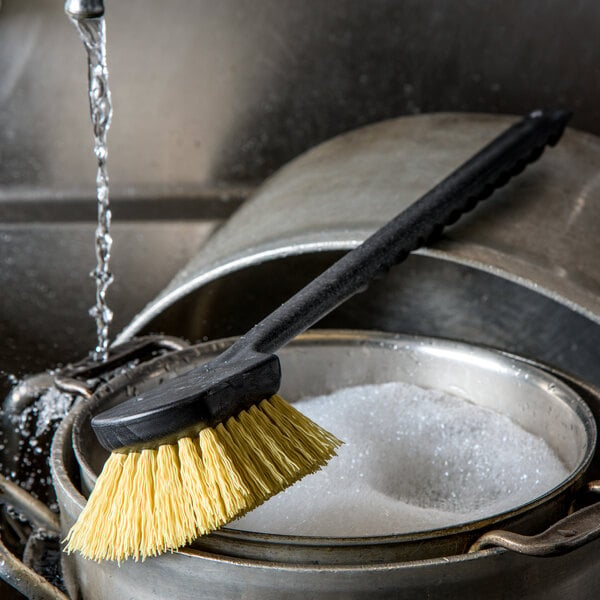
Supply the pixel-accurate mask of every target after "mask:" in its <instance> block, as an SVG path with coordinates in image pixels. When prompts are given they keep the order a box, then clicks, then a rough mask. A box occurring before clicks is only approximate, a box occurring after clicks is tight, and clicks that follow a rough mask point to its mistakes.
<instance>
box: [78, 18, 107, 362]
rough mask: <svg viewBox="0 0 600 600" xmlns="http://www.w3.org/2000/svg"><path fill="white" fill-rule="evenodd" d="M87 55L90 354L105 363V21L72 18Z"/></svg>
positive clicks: (102, 19) (101, 19) (100, 19)
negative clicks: (94, 209) (93, 217)
mask: <svg viewBox="0 0 600 600" xmlns="http://www.w3.org/2000/svg"><path fill="white" fill-rule="evenodd" d="M71 21H73V23H74V25H75V27H76V28H77V31H78V32H79V36H80V38H81V40H82V41H83V43H84V46H85V48H86V50H87V55H88V69H89V73H88V81H89V88H88V95H89V99H90V115H91V119H92V125H93V131H94V154H95V155H96V159H97V161H98V169H97V173H96V196H97V201H98V225H97V227H96V233H95V250H96V268H95V269H94V270H93V271H92V272H91V273H90V276H91V277H92V278H93V279H94V281H95V282H96V304H95V305H94V306H93V307H92V308H91V309H90V316H91V317H93V318H94V319H95V321H96V331H97V344H96V348H95V350H94V351H93V352H92V357H93V358H94V359H95V360H101V361H103V360H106V357H107V356H108V341H109V337H108V327H109V325H110V323H111V322H112V318H113V313H112V311H111V310H110V308H109V307H108V304H107V301H106V291H107V289H108V286H109V285H110V284H111V283H112V281H113V276H112V273H111V272H110V270H109V262H110V252H111V247H112V237H111V235H110V224H111V218H112V214H111V210H110V204H109V194H108V171H107V168H106V159H107V157H108V148H107V145H106V134H107V131H108V128H109V127H110V121H111V117H112V105H111V97H110V90H109V87H108V69H107V67H106V27H105V22H104V17H100V18H96V19H83V18H82V19H77V18H73V17H71Z"/></svg>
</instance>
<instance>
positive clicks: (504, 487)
mask: <svg viewBox="0 0 600 600" xmlns="http://www.w3.org/2000/svg"><path fill="white" fill-rule="evenodd" d="M294 406H295V407H296V408H298V409H299V410H300V411H301V412H303V413H304V414H305V415H307V416H308V417H309V418H311V419H313V420H314V421H315V422H317V423H319V424H320V425H321V426H322V427H324V428H325V429H327V430H329V431H331V432H332V433H333V434H334V435H336V436H337V437H339V438H340V439H341V440H343V441H344V442H345V444H344V446H342V447H341V448H340V449H339V450H338V456H337V457H335V458H333V459H332V460H331V461H330V463H329V464H328V465H327V466H326V467H325V468H324V469H322V470H321V471H319V472H318V473H315V474H314V475H310V476H308V477H306V478H304V479H303V480H302V481H300V482H298V483H297V484H295V485H294V486H292V487H291V488H289V489H287V490H286V491H285V492H283V493H281V494H279V495H277V496H275V497H273V498H271V499H270V500H269V501H268V502H266V503H265V504H263V505H262V506H260V507H258V508H256V509H255V510H254V511H252V512H250V513H248V514H247V515H245V516H244V517H243V518H241V519H239V520H237V521H235V522H234V523H232V524H230V525H229V527H231V528H234V529H241V530H245V531H255V532H263V533H273V534H283V535H305V536H330V537H354V536H357V537H358V536H370V535H391V534H400V533H409V532H417V531H427V530H432V529H438V528H444V527H450V526H455V525H459V524H461V523H465V522H468V521H473V520H477V519H480V518H484V517H489V516H492V515H495V514H500V513H502V512H505V511H507V510H510V509H513V508H515V507H517V506H520V505H522V504H524V503H526V502H529V501H531V500H533V499H535V498H537V497H539V496H541V495H543V494H544V493H546V492H548V491H550V490H551V489H553V488H554V487H555V486H556V485H558V484H559V483H560V482H562V481H563V480H564V479H565V478H566V477H567V476H568V474H569V471H568V469H567V468H566V467H565V466H564V465H563V463H562V462H561V460H560V459H559V458H558V457H557V456H556V454H555V453H554V451H553V450H552V449H551V448H550V447H549V446H548V445H547V444H546V442H545V441H544V440H543V439H541V438H539V437H537V436H535V435H532V434H531V433H528V432H527V431H525V430H523V429H522V428H521V427H520V426H519V425H518V424H516V423H515V422H514V421H512V420H511V419H510V418H509V417H507V416H506V415H502V414H500V413H497V412H495V411H492V410H490V409H487V408H484V407H480V406H477V405H475V404H473V403H471V402H468V401H466V400H463V399H461V398H458V397H455V396H451V395H448V394H444V393H442V392H440V391H437V390H426V389H423V388H419V387H417V386H414V385H409V384H404V383H386V384H378V385H367V386H360V387H355V388H347V389H342V390H338V391H337V392H335V393H333V394H330V395H327V396H320V397H316V398H308V399H304V400H301V401H300V402H297V403H295V404H294Z"/></svg>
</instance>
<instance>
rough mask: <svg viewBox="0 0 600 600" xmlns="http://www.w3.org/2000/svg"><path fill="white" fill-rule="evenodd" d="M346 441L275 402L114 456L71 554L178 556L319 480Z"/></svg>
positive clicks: (69, 545)
mask: <svg viewBox="0 0 600 600" xmlns="http://www.w3.org/2000/svg"><path fill="white" fill-rule="evenodd" d="M340 443H341V442H340V441H339V440H338V439H337V438H336V437H335V436H333V435H331V434H330V433H328V432H327V431H325V430H324V429H322V428H321V427H319V426H318V425H316V424H315V423H313V422H312V421H311V420H310V419H308V418H307V417H305V416H304V415H303V414H302V413H300V412H298V411H297V410H296V409H295V408H294V407H293V406H291V405H290V404H288V403H287V402H285V400H283V399H282V398H280V397H278V396H273V397H271V398H269V399H268V400H262V401H261V402H260V403H259V404H258V405H253V406H251V407H250V408H249V409H248V410H242V411H241V412H240V413H238V414H237V415H236V416H232V417H229V419H227V420H226V421H225V422H222V423H219V424H218V425H217V426H216V427H214V428H213V427H205V428H204V429H202V430H201V431H200V433H197V434H196V435H195V436H193V437H181V438H179V439H178V440H177V441H176V442H174V443H165V444H161V445H159V446H157V447H156V448H144V449H143V450H140V451H131V452H113V453H112V454H111V455H110V457H109V459H108V460H107V461H106V463H105V465H104V468H103V469H102V472H101V473H100V475H99V476H98V480H97V481H96V485H95V486H94V489H93V490H92V493H91V495H90V497H89V499H88V502H87V504H86V505H85V508H84V509H83V511H82V512H81V514H80V515H79V517H78V519H77V522H76V523H75V524H74V525H73V527H72V528H71V530H70V531H69V533H68V535H67V537H66V540H65V541H66V547H65V550H66V551H67V552H74V551H77V552H81V554H82V555H83V556H85V557H86V558H90V559H93V560H97V561H100V560H114V561H117V562H120V561H122V560H125V559H128V558H133V559H135V560H139V559H141V560H144V559H145V558H148V557H150V556H156V555H157V554H161V553H163V552H166V551H173V550H176V549H177V548H179V547H181V546H184V545H185V544H188V543H190V542H191V541H193V540H194V539H195V538H197V537H198V536H201V535H205V534H207V533H209V532H211V531H213V530H215V529H218V528H219V527H221V526H222V525H225V524H226V523H229V522H230V521H232V520H233V519H235V518H237V517H240V516H242V515H243V514H245V513H246V512H248V511H249V510H252V509H253V508H254V507H256V506H258V505H259V504H261V503H262V502H264V501H265V500H267V499H268V498H270V497H271V496H273V495H274V494H277V493H279V492H280V491H282V490H284V489H285V488H286V487H288V486H290V485H292V484H293V483H294V482H295V481H298V480H299V479H301V478H302V477H304V476H305V475H308V474H309V473H314V472H315V471H317V470H318V469H320V468H321V467H322V466H323V465H324V464H325V463H326V462H327V461H328V460H329V459H330V458H331V457H332V456H334V455H335V449H336V448H337V447H338V446H339V445H340Z"/></svg>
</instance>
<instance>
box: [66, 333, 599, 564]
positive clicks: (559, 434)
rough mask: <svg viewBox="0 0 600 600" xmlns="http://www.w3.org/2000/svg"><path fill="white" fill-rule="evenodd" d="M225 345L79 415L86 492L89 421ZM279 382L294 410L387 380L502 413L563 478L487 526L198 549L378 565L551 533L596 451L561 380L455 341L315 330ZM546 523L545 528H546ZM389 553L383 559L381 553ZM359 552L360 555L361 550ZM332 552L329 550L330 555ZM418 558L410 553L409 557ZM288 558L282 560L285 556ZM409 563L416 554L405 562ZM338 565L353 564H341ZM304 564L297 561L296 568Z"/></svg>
mask: <svg viewBox="0 0 600 600" xmlns="http://www.w3.org/2000/svg"><path fill="white" fill-rule="evenodd" d="M228 343H229V342H228V341H224V342H220V343H216V344H204V345H199V346H195V347H193V348H191V349H189V350H185V351H182V352H179V353H174V354H171V355H168V356H165V357H161V358H159V359H156V360H154V361H152V362H151V363H147V364H146V365H142V366H141V367H139V368H138V369H136V370H134V371H132V372H130V373H127V374H124V375H123V376H120V377H119V378H117V379H115V380H113V381H112V382H111V383H110V387H107V388H105V389H103V390H101V391H99V393H98V395H97V397H95V398H94V399H92V401H91V402H90V403H87V404H86V405H83V406H81V407H80V408H79V409H78V410H79V411H80V412H79V414H78V415H77V416H76V418H75V421H74V427H73V445H74V449H75V453H76V455H77V460H78V462H79V465H80V467H81V473H82V481H83V488H84V490H85V489H86V488H87V489H91V486H92V485H93V484H94V481H95V478H96V476H97V474H98V473H99V471H100V469H101V467H102V465H103V462H104V460H105V459H106V452H105V451H104V450H103V449H102V448H101V447H100V446H99V444H98V443H97V441H96V439H95V436H94V435H93V433H92V431H91V427H90V423H89V420H90V416H91V415H92V414H94V413H96V412H98V411H99V410H100V409H103V408H105V407H108V406H109V405H112V404H115V403H117V402H120V401H122V400H123V399H125V398H126V397H128V396H131V395H133V394H135V393H137V392H140V391H142V390H143V389H144V388H146V387H151V386H152V385H155V383H156V382H157V381H158V380H160V379H165V378H168V377H172V376H173V375H174V374H176V373H180V372H183V371H185V370H188V369H189V368H190V367H191V366H193V365H194V364H196V363H198V362H203V361H205V360H208V359H209V358H210V357H211V356H213V355H214V354H215V352H216V351H218V350H219V349H220V348H221V347H223V346H225V345H227V344H228ZM279 356H280V359H281V363H282V370H283V374H284V376H283V384H282V389H281V394H282V395H283V396H284V397H285V398H286V399H287V400H288V401H291V402H295V401H298V400H300V399H301V398H303V397H306V396H317V395H321V394H325V393H330V392H333V391H335V390H338V389H339V388H342V387H349V386H355V385H364V384H372V383H385V382H397V381H400V382H406V383H411V384H414V385H418V386H420V387H423V388H432V389H436V390H440V391H443V392H446V393H449V394H452V395H454V396H458V397H461V398H464V399H466V400H468V401H470V402H472V403H474V404H476V405H479V406H480V407H484V408H489V409H492V410H494V411H497V412H499V413H501V414H504V415H507V416H508V417H510V418H511V419H512V420H513V421H515V422H516V423H517V424H518V425H520V426H521V427H522V428H523V429H525V430H526V431H528V432H530V433H531V434H534V435H536V436H538V437H540V438H542V439H543V440H545V441H546V443H547V444H548V445H549V446H550V447H551V448H552V450H553V451H554V452H555V454H556V455H557V456H558V457H559V459H560V460H561V461H562V463H563V464H564V465H565V467H566V468H567V471H568V473H569V474H568V476H567V477H566V478H565V479H564V481H562V482H561V483H560V484H559V485H557V486H554V487H553V489H551V490H550V491H549V492H548V493H546V494H544V495H543V497H533V498H531V500H530V501H529V502H527V503H525V504H521V505H517V506H514V507H512V508H511V509H510V510H509V511H505V512H503V513H502V514H490V515H488V516H486V517H485V518H484V519H481V518H480V519H477V520H473V519H469V518H468V517H466V518H465V519H464V521H462V522H459V523H456V525H455V526H454V527H452V530H449V529H446V528H445V529H438V530H430V531H418V532H409V533H403V534H399V535H396V534H395V532H393V531H390V534H389V535H378V536H371V537H358V538H357V537H355V538H348V537H336V538H318V537H317V538H315V537H310V536H289V535H272V534H263V533H254V532H244V531H236V530H233V529H230V528H229V529H223V530H221V531H220V532H216V533H215V534H211V535H210V536H206V537H204V538H202V539H201V540H199V541H198V543H197V544H196V545H197V546H199V547H201V548H204V549H211V550H218V551H219V552H220V553H224V554H233V555H236V556H247V557H253V558H269V559H272V558H273V555H272V552H275V553H276V556H275V558H278V559H281V558H282V557H281V556H278V555H277V552H284V553H288V554H289V551H290V548H294V549H295V550H294V551H293V552H296V551H297V552H298V553H300V554H302V553H303V552H304V553H306V552H308V551H307V548H310V549H311V550H310V553H311V554H312V555H313V556H314V551H315V548H323V547H324V546H325V545H328V546H330V547H331V545H333V546H335V547H336V548H338V549H339V550H340V551H341V553H342V554H347V553H348V552H351V551H352V550H351V549H354V550H356V548H357V547H359V546H360V545H361V544H362V545H363V546H367V547H373V548H376V549H377V551H376V555H377V557H379V558H378V559H382V560H383V559H384V558H385V557H386V556H387V554H386V553H387V551H389V549H390V547H394V548H396V553H397V548H398V546H401V545H408V546H412V545H415V544H418V546H419V547H420V551H419V552H420V554H419V556H431V555H440V553H442V554H443V553H454V552H456V551H457V549H458V548H463V547H464V546H465V545H467V544H468V543H469V542H470V541H472V539H473V537H475V538H476V537H477V536H478V533H480V532H481V530H482V529H483V528H489V527H490V526H492V525H494V526H499V525H500V524H504V523H511V524H513V525H514V526H515V527H516V528H517V529H520V530H523V531H525V530H527V529H528V528H532V530H534V531H535V530H536V528H539V527H540V524H541V525H547V524H549V523H550V522H552V520H553V519H554V518H555V517H556V516H557V512H558V513H560V512H561V511H564V510H566V505H567V504H568V502H570V498H571V492H572V491H573V489H574V488H576V487H577V483H578V482H579V481H580V480H581V477H582V474H583V473H584V472H585V469H586V468H587V466H588V464H589V462H590V460H591V458H592V455H593V452H594V448H595V443H596V429H595V423H594V419H593V417H592V415H591V413H590V411H589V409H588V408H587V406H586V404H585V403H584V402H583V401H582V400H581V399H580V398H579V396H578V395H577V394H576V393H575V392H574V391H573V390H571V389H570V388H569V387H567V386H566V385H565V384H563V383H562V382H561V381H559V380H558V379H556V378H554V377H552V376H551V375H548V374H547V373H545V372H544V371H541V370H539V369H536V368H534V367H531V366H529V365H527V364H525V363H524V362H522V361H520V360H518V359H515V358H511V357H508V356H505V355H502V354H500V353H497V352H494V351H490V350H485V349H482V348H479V347H474V346H470V345H465V344H459V343H456V342H448V341H443V340H437V339H431V338H415V337H407V336H398V335H389V334H381V333H371V332H356V331H333V332H332V331H328V332H313V333H308V334H305V335H304V336H301V337H300V338H299V339H298V340H296V341H295V342H294V343H292V344H290V345H288V346H287V347H286V348H284V349H283V350H282V351H281V352H280V353H279ZM548 520H549V522H548ZM383 547H385V548H386V550H385V551H383V553H382V552H381V550H382V548H383ZM363 550H364V548H363ZM329 552H331V550H329ZM411 552H414V549H413V550H411ZM286 556H287V554H286ZM411 556H412V555H411ZM341 560H351V559H349V558H348V556H346V557H345V558H344V559H341ZM300 562H302V561H300Z"/></svg>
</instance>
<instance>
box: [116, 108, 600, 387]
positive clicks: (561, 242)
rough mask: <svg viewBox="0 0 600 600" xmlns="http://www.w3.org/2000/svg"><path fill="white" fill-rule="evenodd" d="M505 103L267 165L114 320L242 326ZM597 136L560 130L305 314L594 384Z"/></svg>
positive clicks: (395, 202) (597, 376)
mask: <svg viewBox="0 0 600 600" xmlns="http://www.w3.org/2000/svg"><path fill="white" fill-rule="evenodd" d="M510 121H511V117H503V116H492V115H474V114H429V115H421V116H414V117H402V118H399V119H394V120H390V121H384V122H381V123H377V124H375V125H371V126H368V127H364V128H361V129H358V130H355V131H352V132H350V133H347V134H345V135H342V136H339V137H337V138H335V139H333V140H330V141H328V142H326V143H324V144H321V145H320V146H318V147H316V148H314V149H312V150H310V151H309V152H307V153H305V154H304V155H302V156H300V157H298V158H297V159H295V160H294V161H292V162H291V163H289V164H288V165H287V166H285V167H284V168H283V169H281V170H280V171H279V172H278V173H276V174H275V175H274V176H273V177H272V178H271V179H269V180H268V181H267V182H266V183H265V184H264V185H263V186H262V187H261V188H260V189H259V191H258V193H257V194H256V195H255V197H254V198H253V199H252V200H250V201H249V202H247V203H246V204H245V205H244V206H243V207H242V208H241V209H240V210H239V211H238V212H237V213H236V214H235V215H234V216H233V217H232V218H231V219H230V220H229V221H228V222H227V224H226V225H225V226H224V227H223V228H222V229H221V230H220V231H219V232H218V233H217V234H216V235H214V236H213V237H212V238H211V239H210V240H209V241H208V242H207V243H206V244H205V245H204V246H203V248H202V249H201V250H200V251H199V253H198V254H197V256H196V257H195V258H194V259H193V260H192V261H191V262H190V263H189V264H188V265H187V266H186V267H185V268H184V269H183V270H182V271H181V272H180V273H179V274H178V275H177V276H176V277H175V278H174V279H173V281H172V282H171V283H170V284H169V285H168V286H167V287H166V288H165V289H164V290H163V292H161V293H160V294H159V295H158V296H157V297H156V298H155V299H154V300H153V301H151V302H150V303H149V304H148V305H147V306H146V307H145V308H144V309H143V310H142V311H140V312H139V314H138V315H137V316H136V317H135V318H134V319H133V320H132V322H131V323H130V324H129V325H128V326H127V327H126V328H125V330H124V331H123V333H122V334H121V336H120V337H119V341H124V340H126V339H129V338H130V337H131V336H133V335H137V334H139V333H140V332H143V333H150V332H164V333H168V334H171V335H175V336H179V337H183V338H186V339H191V340H207V339H219V338H225V337H228V336H232V335H240V334H243V333H244V332H245V331H246V330H247V329H248V328H249V327H250V326H251V325H253V324H254V323H255V322H257V321H258V320H259V318H261V317H262V316H264V315H265V314H267V313H268V312H269V311H271V310H272V309H274V308H275V307H276V306H278V305H279V304H280V303H281V302H282V301H283V300H285V299H286V298H288V297H289V296H290V295H291V293H292V292H294V291H296V290H297V289H299V288H300V287H301V286H302V285H303V284H305V283H307V282H308V281H309V280H310V279H312V278H313V277H314V276H315V275H316V274H318V273H320V272H321V270H323V269H324V268H325V267H327V266H329V265H330V264H331V263H332V262H333V261H334V260H336V259H337V258H338V257H339V255H340V254H341V253H343V252H345V251H347V250H349V249H351V248H353V247H355V246H356V245H358V244H359V243H360V242H361V241H363V240H364V239H365V238H366V237H367V235H368V234H370V233H371V232H373V231H374V230H375V228H376V227H379V226H381V225H383V224H384V223H385V222H386V221H387V220H388V219H390V218H391V217H392V216H393V215H395V214H397V213H398V212H400V210H402V209H403V208H405V207H406V206H407V205H408V204H410V203H411V202H413V201H414V200H416V199H417V198H418V197H419V196H420V195H422V194H423V193H425V192H426V191H427V190H428V189H430V188H431V187H432V186H433V185H434V184H435V183H436V182H437V181H439V180H440V179H441V178H443V177H444V176H445V175H446V174H448V173H449V172H450V171H451V170H452V169H454V168H455V167H457V166H458V165H459V164H460V163H461V162H462V161H464V160H465V159H466V158H468V157H469V156H470V155H471V154H473V153H474V152H475V151H477V150H478V149H479V148H480V147H481V146H482V145H483V144H485V143H486V142H487V141H489V140H490V139H492V138H493V137H494V136H495V135H496V134H497V133H498V132H499V131H500V130H501V129H502V128H503V127H505V126H506V125H507V123H508V122H510ZM598 173H600V140H599V139H598V138H596V137H594V136H591V135H588V134H584V133H580V132H576V131H574V130H568V131H567V132H566V133H565V135H564V137H563V139H562V140H561V142H560V143H559V144H558V145H557V147H556V148H552V149H550V150H548V151H547V152H546V153H545V154H544V156H543V157H542V158H541V159H540V160H539V161H538V162H537V163H535V164H534V165H531V167H530V168H528V169H527V171H526V172H524V173H523V174H522V175H520V176H519V177H518V178H516V179H515V180H514V181H511V182H509V184H508V185H507V186H506V187H505V188H503V189H501V190H499V191H498V192H497V193H496V194H495V195H494V196H493V197H492V198H491V199H490V200H489V201H487V203H485V204H484V205H482V206H480V207H478V208H477V210H475V211H473V212H472V213H470V214H469V215H466V216H465V217H464V218H463V219H462V220H461V221H459V223H457V224H456V225H454V226H452V227H450V228H448V229H447V230H446V234H445V236H444V237H443V238H442V239H440V240H439V241H438V242H437V243H436V244H434V245H433V246H431V247H429V248H425V249H423V250H421V251H418V252H417V253H414V254H413V255H412V256H411V257H410V258H409V260H408V261H406V262H405V263H404V264H402V265H399V266H398V267H395V268H394V269H392V271H391V272H390V273H389V275H388V276H387V277H386V278H385V280H382V281H380V282H377V283H375V284H373V285H372V286H371V287H370V288H369V292H368V293H367V294H361V295H359V296H356V297H355V298H353V299H351V300H350V301H349V302H347V303H345V304H344V305H343V306H342V307H340V309H338V310H337V311H335V312H334V313H332V314H331V315H330V316H328V317H327V318H326V319H325V320H323V321H322V322H321V323H320V324H319V327H331V328H357V329H375V330H380V331H391V332H402V333H409V334H416V335H425V336H434V337H443V338H449V339H457V340H462V341H468V342H471V343H475V344H481V345H488V346H492V347H495V348H499V349H502V350H506V351H509V352H512V353H515V354H518V355H520V356H527V357H530V358H533V359H535V360H539V361H541V362H543V363H545V364H550V365H554V366H556V367H558V368H560V369H562V370H566V371H568V372H572V373H574V374H576V375H577V376H578V377H580V378H582V379H584V380H586V381H590V382H592V383H594V384H596V385H600V370H599V369H598V364H600V300H599V299H600V272H599V271H598V269H597V260H596V257H597V256H598V255H600V238H599V237H598V236H597V235H596V230H597V223H598V222H600V178H599V177H598Z"/></svg>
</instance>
